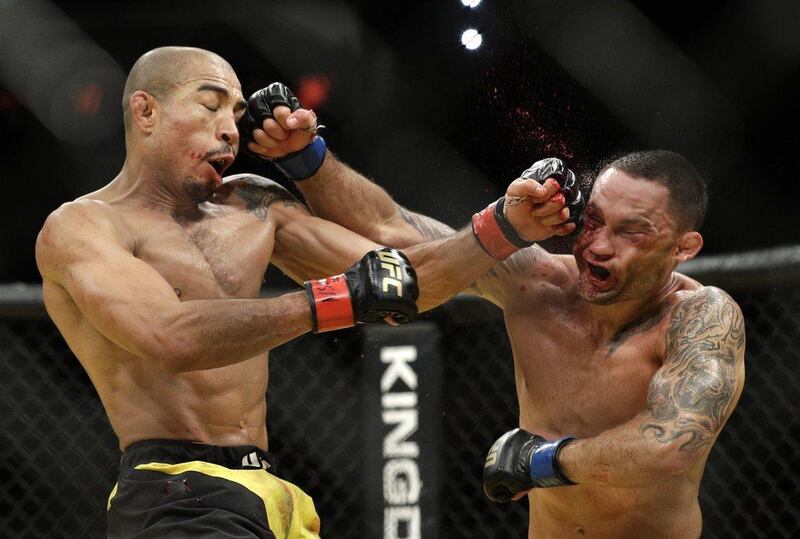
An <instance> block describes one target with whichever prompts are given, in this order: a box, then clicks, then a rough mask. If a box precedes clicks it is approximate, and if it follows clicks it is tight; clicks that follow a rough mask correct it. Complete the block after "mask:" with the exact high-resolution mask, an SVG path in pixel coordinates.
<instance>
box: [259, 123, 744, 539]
mask: <svg viewBox="0 0 800 539" xmlns="http://www.w3.org/2000/svg"><path fill="white" fill-rule="evenodd" d="M274 122H275V120H274V119H266V120H264V125H263V128H259V129H256V130H255V131H254V132H253V141H252V142H251V143H250V144H249V145H248V148H249V150H250V151H252V152H254V153H255V154H257V155H261V156H264V157H268V158H274V157H276V156H278V155H280V153H279V151H278V150H277V144H276V139H275V138H274V137H273V136H272V134H271V131H272V132H274V131H276V129H277V128H278V127H280V126H276V125H275V123H274ZM554 171H555V172H558V174H557V176H559V175H560V177H562V178H563V177H564V175H565V169H564V165H563V163H561V162H560V161H559V160H554V159H548V160H544V161H541V162H539V163H537V164H535V165H534V167H532V169H531V170H529V171H526V173H524V174H523V176H534V177H536V178H537V179H539V180H541V179H544V178H546V177H548V176H551V175H552V174H551V173H552V172H554ZM566 174H567V175H568V172H567V173H566ZM297 186H298V187H299V189H300V190H301V191H302V193H303V195H304V196H305V198H306V200H307V201H308V202H309V204H310V207H311V208H312V210H313V211H314V212H315V213H316V214H317V215H319V216H321V217H324V218H326V219H329V220H332V221H334V222H337V223H339V224H342V225H343V226H345V227H347V228H349V229H351V230H354V231H356V232H359V233H360V234H363V235H364V236H366V237H369V238H371V239H372V240H374V241H377V242H379V243H381V244H385V245H391V246H395V247H398V248H403V247H407V246H409V245H413V244H415V243H417V242H421V241H427V240H430V239H433V238H441V237H446V236H447V235H448V234H451V233H452V231H451V230H450V229H449V228H448V227H446V226H445V225H443V224H441V223H439V222H437V221H434V220H432V219H430V218H428V217H425V216H421V215H419V214H415V213H412V212H409V211H408V210H406V209H405V208H402V207H400V206H398V205H397V204H395V203H394V202H393V201H392V200H391V198H390V197H389V196H388V195H387V194H386V193H385V192H384V191H383V190H382V189H380V188H379V187H378V186H376V185H375V184H373V183H371V182H370V181H368V180H367V179H365V178H364V177H362V176H360V175H359V174H358V173H356V172H355V171H353V170H352V169H350V168H349V167H347V166H346V165H344V164H343V163H341V162H340V161H338V160H336V158H335V157H334V156H333V155H331V154H330V153H328V154H325V155H324V156H323V159H322V161H321V163H320V164H319V166H318V172H317V173H316V174H314V175H313V176H311V177H310V178H308V179H306V180H300V181H298V182H297ZM501 200H502V199H501ZM518 202H519V199H517V198H509V197H508V196H506V200H505V205H504V207H505V209H506V210H507V211H508V210H509V209H510V208H511V205H512V204H516V203H518ZM706 204H707V193H706V184H705V182H704V180H703V178H702V177H701V176H700V175H699V174H698V173H697V171H696V170H695V169H694V167H692V165H691V164H690V163H689V162H688V161H687V160H686V159H684V158H683V157H682V156H680V155H678V154H675V153H672V152H668V151H646V152H637V153H632V154H629V155H627V156H625V157H622V158H620V159H618V160H616V161H614V162H612V163H610V164H609V165H608V166H606V167H605V168H603V170H602V172H601V173H600V174H599V175H598V177H597V178H596V181H595V182H594V185H593V189H592V192H591V196H590V198H589V201H588V205H587V208H586V212H585V216H584V223H585V224H584V226H583V228H582V230H581V231H580V233H579V235H578V236H577V239H576V243H575V247H574V251H573V255H572V256H558V255H552V254H549V253H547V252H546V251H544V250H543V249H541V248H539V247H537V246H531V247H529V248H525V249H522V250H519V251H517V252H516V253H512V252H509V251H506V250H503V249H495V248H493V246H486V247H487V252H489V253H491V254H492V255H493V256H495V257H496V258H497V259H498V260H502V262H499V263H498V264H497V265H496V266H495V267H494V268H493V269H492V270H491V271H489V272H488V273H487V274H486V275H484V276H483V277H481V278H480V279H478V280H477V281H476V282H475V283H474V284H473V285H472V286H471V288H470V290H471V292H472V293H475V294H478V295H480V296H482V297H484V298H487V299H489V300H490V301H492V302H493V303H495V304H496V305H498V306H499V307H501V308H502V309H503V311H504V315H505V322H506V328H507V330H508V336H509V339H510V341H511V345H512V350H513V355H514V366H515V377H516V388H517V396H518V400H519V406H520V410H519V411H520V421H519V428H517V429H513V430H510V431H509V432H507V433H506V434H504V435H502V436H501V437H500V438H499V439H498V440H497V441H496V442H495V443H494V445H492V446H491V449H490V450H489V452H488V455H487V457H486V460H485V467H484V490H485V492H486V494H487V496H488V497H489V498H490V499H492V500H494V501H497V502H508V501H510V500H511V499H518V498H521V497H524V496H527V498H528V501H529V506H530V523H529V537H531V538H535V537H569V536H584V535H585V536H589V537H600V538H604V537H608V538H625V537H631V538H640V537H653V538H655V537H680V538H684V537H699V536H700V534H701V529H702V519H701V514H700V506H699V504H698V489H699V485H700V480H701V478H702V475H703V470H704V467H705V462H706V459H707V457H708V454H709V451H710V450H711V447H712V445H713V443H714V441H715V440H716V438H717V436H718V434H719V432H720V430H721V429H722V427H723V425H724V424H725V422H726V420H727V419H728V417H729V416H730V414H731V412H732V411H733V409H734V407H735V406H736V403H737V402H738V400H739V396H740V394H741V391H742V387H743V384H744V346H745V334H744V322H743V318H742V313H741V311H740V309H739V307H738V306H737V305H736V303H735V302H734V301H733V300H732V299H731V297H730V296H728V294H726V293H725V292H723V291H722V290H720V289H718V288H714V287H707V286H703V285H702V284H700V283H698V282H697V281H695V280H692V279H690V278H688V277H687V276H685V275H681V274H680V273H677V272H675V269H676V266H677V265H678V264H679V263H681V262H684V261H686V260H689V259H691V258H693V257H694V256H695V255H696V254H697V253H698V252H699V251H700V248H701V247H702V245H703V238H702V236H701V234H700V233H699V232H698V230H699V229H700V226H701V224H702V222H703V218H704V214H705V210H706ZM343 208H348V209H352V208H356V209H357V211H344V210H343ZM480 218H481V214H478V215H476V222H479V221H480ZM509 255H510V256H509ZM499 427H501V426H499ZM501 428H502V427H501Z"/></svg>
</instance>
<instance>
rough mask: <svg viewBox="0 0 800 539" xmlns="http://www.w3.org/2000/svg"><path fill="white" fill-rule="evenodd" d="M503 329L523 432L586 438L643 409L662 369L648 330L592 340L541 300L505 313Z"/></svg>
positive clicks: (579, 323) (574, 320)
mask: <svg viewBox="0 0 800 539" xmlns="http://www.w3.org/2000/svg"><path fill="white" fill-rule="evenodd" d="M534 307H535V308H534ZM506 325H507V327H508V332H509V337H510V339H511V344H512V348H513V351H514V366H515V379H516V385H517V394H518V396H519V404H520V420H521V422H522V425H523V426H524V427H527V428H529V429H532V430H534V431H537V432H539V433H541V434H546V435H551V436H558V435H563V434H571V435H575V436H591V435H594V434H596V433H598V432H601V431H603V430H606V429H608V428H611V427H614V426H616V425H620V424H622V423H624V422H625V421H627V420H628V419H630V418H631V417H633V416H634V415H636V414H637V413H639V412H641V411H642V410H644V408H645V405H646V401H647V390H648V387H649V385H650V381H651V380H652V378H653V375H654V374H655V372H656V371H657V370H658V368H659V367H660V366H661V360H660V359H659V358H658V356H657V354H656V329H655V328H654V327H650V328H648V327H643V328H642V329H641V331H636V330H634V331H632V332H630V333H629V334H628V335H625V336H623V338H622V339H619V338H615V339H612V340H610V341H607V340H599V339H597V338H596V337H593V336H592V334H591V332H590V331H589V330H588V329H587V328H586V324H585V321H583V320H581V319H580V318H579V317H577V316H575V315H573V313H571V312H570V311H569V310H568V309H565V308H564V306H559V305H557V304H552V303H550V304H545V305H543V304H542V303H540V302H537V303H536V305H535V306H534V305H531V308H530V309H519V308H516V309H511V310H507V313H506ZM645 326H646V324H645Z"/></svg>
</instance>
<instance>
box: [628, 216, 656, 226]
mask: <svg viewBox="0 0 800 539" xmlns="http://www.w3.org/2000/svg"><path fill="white" fill-rule="evenodd" d="M620 224H621V225H622V226H644V227H647V228H652V223H651V222H650V221H648V220H647V219H642V218H639V217H628V218H626V219H623V220H622V221H621V222H620Z"/></svg>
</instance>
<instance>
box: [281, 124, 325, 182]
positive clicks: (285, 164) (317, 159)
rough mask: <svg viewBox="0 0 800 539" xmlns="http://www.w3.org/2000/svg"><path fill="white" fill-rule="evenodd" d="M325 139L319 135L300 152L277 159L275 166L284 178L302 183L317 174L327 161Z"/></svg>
mask: <svg viewBox="0 0 800 539" xmlns="http://www.w3.org/2000/svg"><path fill="white" fill-rule="evenodd" d="M326 149H327V146H326V144H325V139H323V138H322V137H320V136H319V135H317V136H316V137H314V141H313V142H312V143H311V144H309V145H308V146H306V147H305V148H303V149H302V150H300V151H299V152H294V153H292V154H289V155H287V156H286V157H283V158H281V159H276V160H275V161H273V164H274V165H275V166H276V167H277V168H278V170H280V171H281V172H283V174H284V176H286V177H287V178H288V179H290V180H292V181H296V182H297V181H301V180H305V179H307V178H310V177H311V176H313V175H314V174H316V173H317V171H318V170H319V168H320V167H321V166H322V162H323V161H325V150H326Z"/></svg>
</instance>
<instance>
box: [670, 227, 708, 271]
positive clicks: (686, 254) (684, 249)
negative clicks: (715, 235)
mask: <svg viewBox="0 0 800 539" xmlns="http://www.w3.org/2000/svg"><path fill="white" fill-rule="evenodd" d="M702 247H703V236H701V235H700V233H699V232H696V231H692V232H684V233H683V235H682V236H681V237H680V239H679V240H678V245H677V248H676V249H677V251H676V253H675V259H676V261H677V262H678V263H679V264H680V263H681V262H686V261H687V260H690V259H692V258H694V257H695V256H696V255H697V253H699V252H700V249H702Z"/></svg>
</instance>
